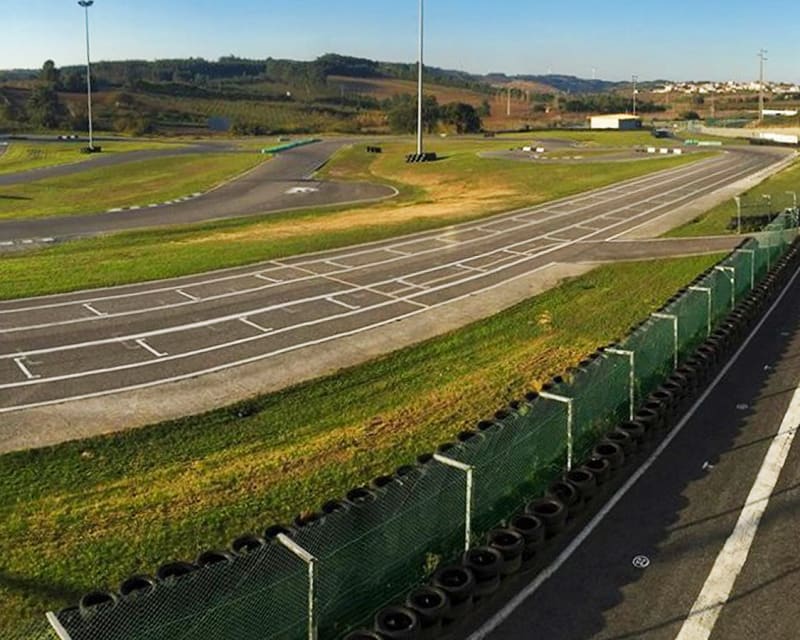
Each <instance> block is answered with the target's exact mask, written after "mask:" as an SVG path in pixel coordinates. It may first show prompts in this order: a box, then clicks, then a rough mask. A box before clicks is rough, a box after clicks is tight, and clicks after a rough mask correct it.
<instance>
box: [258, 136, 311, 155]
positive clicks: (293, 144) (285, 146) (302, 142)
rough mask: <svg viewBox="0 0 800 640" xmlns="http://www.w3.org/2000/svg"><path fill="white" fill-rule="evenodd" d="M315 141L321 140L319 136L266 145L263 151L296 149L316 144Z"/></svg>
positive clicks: (275, 151) (276, 151)
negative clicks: (270, 145)
mask: <svg viewBox="0 0 800 640" xmlns="http://www.w3.org/2000/svg"><path fill="white" fill-rule="evenodd" d="M315 142H319V138H309V139H308V140H296V141H294V142H287V143H286V144H279V145H276V146H274V147H264V148H263V149H262V150H261V153H263V154H267V153H280V152H281V151H289V150H290V149H296V148H297V147H304V146H306V145H309V144H314V143H315Z"/></svg>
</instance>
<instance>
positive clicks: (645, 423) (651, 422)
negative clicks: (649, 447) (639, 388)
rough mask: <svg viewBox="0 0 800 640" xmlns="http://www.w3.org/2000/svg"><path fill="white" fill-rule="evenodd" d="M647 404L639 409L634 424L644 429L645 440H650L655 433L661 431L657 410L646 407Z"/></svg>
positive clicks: (659, 416)
mask: <svg viewBox="0 0 800 640" xmlns="http://www.w3.org/2000/svg"><path fill="white" fill-rule="evenodd" d="M648 404H649V403H647V404H645V406H644V408H643V409H639V411H637V412H636V416H635V420H636V422H638V423H639V424H640V425H642V427H644V437H645V440H651V439H652V438H653V437H654V436H655V435H656V432H657V431H658V430H659V429H661V424H662V421H661V415H660V414H659V412H658V410H657V409H653V408H651V407H649V406H647V405H648ZM656 406H657V407H658V408H660V407H661V405H656Z"/></svg>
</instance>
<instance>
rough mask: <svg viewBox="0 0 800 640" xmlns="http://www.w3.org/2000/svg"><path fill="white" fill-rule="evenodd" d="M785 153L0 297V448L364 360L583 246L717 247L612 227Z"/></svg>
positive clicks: (522, 293)
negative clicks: (447, 222)
mask: <svg viewBox="0 0 800 640" xmlns="http://www.w3.org/2000/svg"><path fill="white" fill-rule="evenodd" d="M789 157H790V156H788V155H787V154H786V153H785V152H783V151H780V150H774V149H759V150H757V151H755V150H753V151H751V150H748V151H746V152H744V151H730V152H727V153H724V154H720V155H718V156H714V157H712V158H709V159H705V160H702V161H700V162H697V163H694V164H691V165H687V166H683V167H679V168H673V169H670V170H666V171H662V172H659V173H656V174H652V175H649V176H646V177H642V178H637V179H634V180H629V181H626V182H624V183H619V184H616V185H612V186H609V187H606V188H602V189H597V190H594V191H591V192H587V193H584V194H581V195H577V196H574V197H570V198H566V199H563V200H559V201H554V202H550V203H547V204H543V205H541V206H537V207H532V208H529V209H524V210H520V211H514V212H509V213H505V214H501V215H498V216H493V217H490V218H485V219H482V220H478V221H475V222H471V223H467V224H462V225H458V226H453V227H449V228H445V229H441V230H436V231H431V232H425V233H420V234H415V235H412V236H406V237H402V238H396V239H391V240H386V241H381V242H375V243H371V244H368V245H362V246H356V247H350V248H346V249H340V250H336V251H329V252H325V253H320V254H312V255H302V256H296V257H292V258H287V259H284V260H272V261H269V262H264V263H260V264H254V265H250V266H247V267H241V268H236V269H230V270H225V271H218V272H214V273H207V274H202V275H196V276H191V277H184V278H177V279H174V280H166V281H160V282H150V283H145V284H138V285H131V286H124V287H116V288H111V289H102V290H92V291H85V292H79V293H72V294H64V295H56V296H49V297H42V298H35V299H24V300H15V301H6V302H2V303H0V450H3V449H6V450H8V449H12V448H20V447H25V446H35V445H40V444H45V443H53V442H57V441H60V440H65V439H72V438H75V437H81V436H85V435H91V434H94V433H102V432H107V431H112V430H115V429H119V428H124V427H125V426H133V425H138V424H146V423H147V422H148V421H149V422H153V421H155V420H156V419H159V418H160V419H165V418H166V417H173V416H175V417H177V416H178V415H181V414H183V415H185V414H188V413H191V412H192V411H193V412H197V411H199V410H201V409H205V408H211V407H213V406H219V405H220V404H226V403H230V402H232V401H233V400H235V399H240V398H244V397H247V396H248V395H250V394H252V393H253V389H254V388H257V389H260V390H261V391H262V392H263V391H264V390H265V387H266V388H267V389H269V388H278V387H280V386H285V385H286V384H288V383H290V382H294V381H297V379H302V378H308V377H312V376H315V375H321V374H323V373H325V372H329V371H335V370H336V369H338V368H340V367H342V366H346V364H350V362H347V361H345V362H343V356H342V353H343V352H346V351H347V348H346V347H348V344H349V345H350V348H351V350H353V349H354V350H355V353H356V356H357V357H356V358H355V360H356V361H357V360H359V359H360V360H361V361H363V360H364V359H366V358H369V357H374V356H375V355H377V354H378V353H385V352H387V351H390V350H392V349H395V348H398V347H401V346H405V345H406V344H410V343H413V342H416V341H418V340H420V339H422V338H424V337H427V336H430V335H431V334H430V331H431V330H432V329H431V328H432V327H433V330H435V331H436V332H439V333H441V332H442V331H445V330H447V327H448V321H445V319H446V318H447V317H448V314H450V316H449V318H450V320H449V321H453V315H452V314H455V315H456V316H459V314H460V316H459V317H457V318H456V321H455V324H456V325H461V324H464V323H466V322H468V321H470V320H474V319H477V317H484V316H486V315H491V314H492V313H496V312H497V311H498V310H499V309H500V308H502V307H503V306H510V304H513V303H514V302H516V301H519V300H521V299H524V298H526V297H529V296H530V295H533V293H535V292H537V291H540V290H542V288H543V287H544V288H546V287H548V286H553V285H554V284H556V283H557V282H558V281H559V280H560V279H561V278H563V277H565V276H568V275H572V274H574V273H580V272H582V271H581V269H583V270H584V271H585V270H586V269H587V268H588V267H586V266H585V263H595V262H600V261H609V260H618V259H635V258H640V259H641V258H650V257H658V256H672V255H681V254H691V253H699V252H709V251H727V250H730V249H732V248H733V247H734V246H735V245H737V244H738V243H739V241H740V239H741V238H739V237H723V238H718V239H711V240H710V239H689V240H652V241H648V240H624V237H625V236H629V235H630V234H634V235H635V234H641V232H642V231H643V230H646V229H647V228H649V227H650V226H652V225H653V224H657V223H658V222H659V221H662V220H663V219H664V218H666V217H667V216H669V215H670V214H674V213H675V211H676V210H677V209H679V208H680V207H681V206H683V205H687V204H689V203H693V202H695V201H696V200H697V199H698V198H700V197H701V196H704V195H706V194H709V193H711V192H715V191H717V190H719V189H720V188H722V187H725V186H730V185H731V184H733V183H736V182H738V181H741V180H742V179H743V178H746V177H749V176H752V174H754V173H757V172H762V173H763V172H764V171H771V170H774V168H775V167H776V166H779V165H780V164H781V163H785V162H786V161H787V159H788V158H789ZM792 157H793V156H792ZM581 265H582V266H581ZM504 291H510V292H511V295H510V297H509V296H506V297H505V298H503V299H502V300H500V299H499V298H498V296H500V295H501V294H502V292H504ZM476 305H477V307H478V308H477V310H476ZM462 312H463V313H462ZM415 323H416V324H415ZM420 323H422V325H424V330H422V329H419V325H420ZM414 327H416V328H414ZM426 332H427V333H426ZM375 336H379V337H380V340H379V341H378V342H380V345H377V343H376V341H375V340H376V339H375ZM352 340H355V342H356V344H355V345H353V344H352V342H348V341H352ZM376 345H377V346H376ZM345 360H346V358H345ZM303 367H305V368H303ZM248 385H251V386H248ZM252 385H255V386H252ZM122 392H124V393H122ZM148 393H150V395H147V394H148ZM111 394H114V395H111ZM97 399H99V400H101V401H100V402H93V400H97ZM66 401H72V402H66ZM76 401H78V402H76ZM55 404H59V405H60V406H59V407H58V408H57V409H56V408H54V407H52V406H51V405H55ZM169 412H173V413H169Z"/></svg>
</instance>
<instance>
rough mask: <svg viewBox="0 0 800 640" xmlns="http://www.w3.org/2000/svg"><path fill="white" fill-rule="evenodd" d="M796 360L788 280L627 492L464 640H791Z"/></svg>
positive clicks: (799, 568) (796, 606) (797, 572)
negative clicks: (547, 573)
mask: <svg viewBox="0 0 800 640" xmlns="http://www.w3.org/2000/svg"><path fill="white" fill-rule="evenodd" d="M799 363H800V270H798V271H796V272H794V280H793V282H792V283H791V284H790V286H789V287H788V288H787V289H786V293H785V296H784V297H783V299H781V300H780V301H779V302H778V303H777V304H776V305H775V306H774V308H773V310H772V312H771V313H770V315H769V316H768V317H767V318H766V320H765V322H764V324H763V326H762V327H761V328H760V329H759V330H757V331H756V332H755V333H754V334H753V338H752V340H751V341H750V342H749V344H747V345H746V346H745V347H744V349H743V350H742V351H741V353H740V355H739V356H738V358H737V359H736V360H735V361H734V362H733V363H732V365H731V367H730V369H729V370H727V372H725V373H724V374H723V375H721V376H720V378H719V379H718V380H717V384H716V386H715V387H714V388H713V389H712V390H711V392H710V393H709V395H708V397H707V398H706V399H705V400H704V401H703V402H700V403H698V404H697V405H696V407H695V410H694V412H693V413H692V414H691V415H690V416H689V417H688V419H687V420H686V421H685V423H684V424H683V425H682V426H680V427H679V431H677V432H676V433H675V435H674V439H672V440H671V441H669V440H668V441H666V442H665V445H666V446H665V447H664V448H663V450H662V451H657V452H656V453H655V454H653V456H651V457H650V458H649V459H648V460H647V461H646V462H645V463H644V469H645V470H644V473H643V475H641V477H640V478H639V479H638V481H636V482H635V483H633V484H631V485H630V486H629V487H627V492H626V493H618V494H617V498H618V502H616V504H614V505H613V506H612V508H611V509H610V510H609V511H608V512H607V513H605V514H603V515H601V516H600V517H599V518H597V519H595V521H594V522H592V523H591V524H590V525H589V527H588V528H587V529H586V530H585V531H584V533H585V534H586V535H587V537H586V538H585V540H583V542H582V543H581V544H578V543H573V544H571V545H570V546H569V547H567V549H566V551H565V553H564V555H563V556H562V558H561V559H560V560H561V561H563V562H560V563H554V564H553V565H551V567H550V569H551V570H553V571H554V573H553V574H552V576H551V577H550V578H549V579H545V580H541V579H538V580H536V579H534V578H531V577H529V578H528V579H527V580H525V581H524V582H522V583H521V584H520V585H519V586H520V589H521V590H523V591H520V593H519V595H516V599H512V598H514V597H515V594H514V593H513V592H512V593H510V594H507V595H506V597H505V598H504V599H503V601H502V602H498V603H497V607H496V609H497V610H496V611H494V612H490V613H491V615H488V616H486V619H485V620H483V621H482V622H481V624H480V626H479V628H478V630H477V631H475V632H474V633H473V634H472V635H470V636H469V637H470V640H483V639H484V638H492V639H495V638H496V639H497V640H500V639H502V640H523V639H524V640H528V639H529V638H533V637H535V638H547V639H548V640H623V639H625V640H676V639H677V640H750V639H752V638H769V639H770V640H796V639H797V638H798V628H800V622H798V621H799V620H800V601H798V599H797V597H796V594H797V592H798V589H800V558H799V557H798V554H797V541H798V537H797V531H798V527H800V450H798V446H797V445H796V444H794V445H793V439H794V434H795V432H796V430H797V428H798V425H800V391H798V386H799V385H800V364H799ZM640 462H641V460H640ZM648 465H649V466H648ZM762 514H763V515H762ZM759 518H760V520H759ZM638 556H643V557H644V558H646V559H647V560H648V561H649V566H643V564H642V563H641V562H640V563H639V566H634V562H633V561H634V558H636V557H638ZM644 564H646V563H644ZM501 607H504V608H501Z"/></svg>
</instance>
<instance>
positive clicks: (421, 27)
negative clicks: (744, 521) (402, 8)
mask: <svg viewBox="0 0 800 640" xmlns="http://www.w3.org/2000/svg"><path fill="white" fill-rule="evenodd" d="M424 10H425V8H424V6H423V0H419V83H418V85H419V86H418V87H417V91H418V96H417V154H419V155H422V153H423V148H422V99H423V98H422V90H423V86H422V71H423V54H424V48H423V36H424V28H425V14H424Z"/></svg>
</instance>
